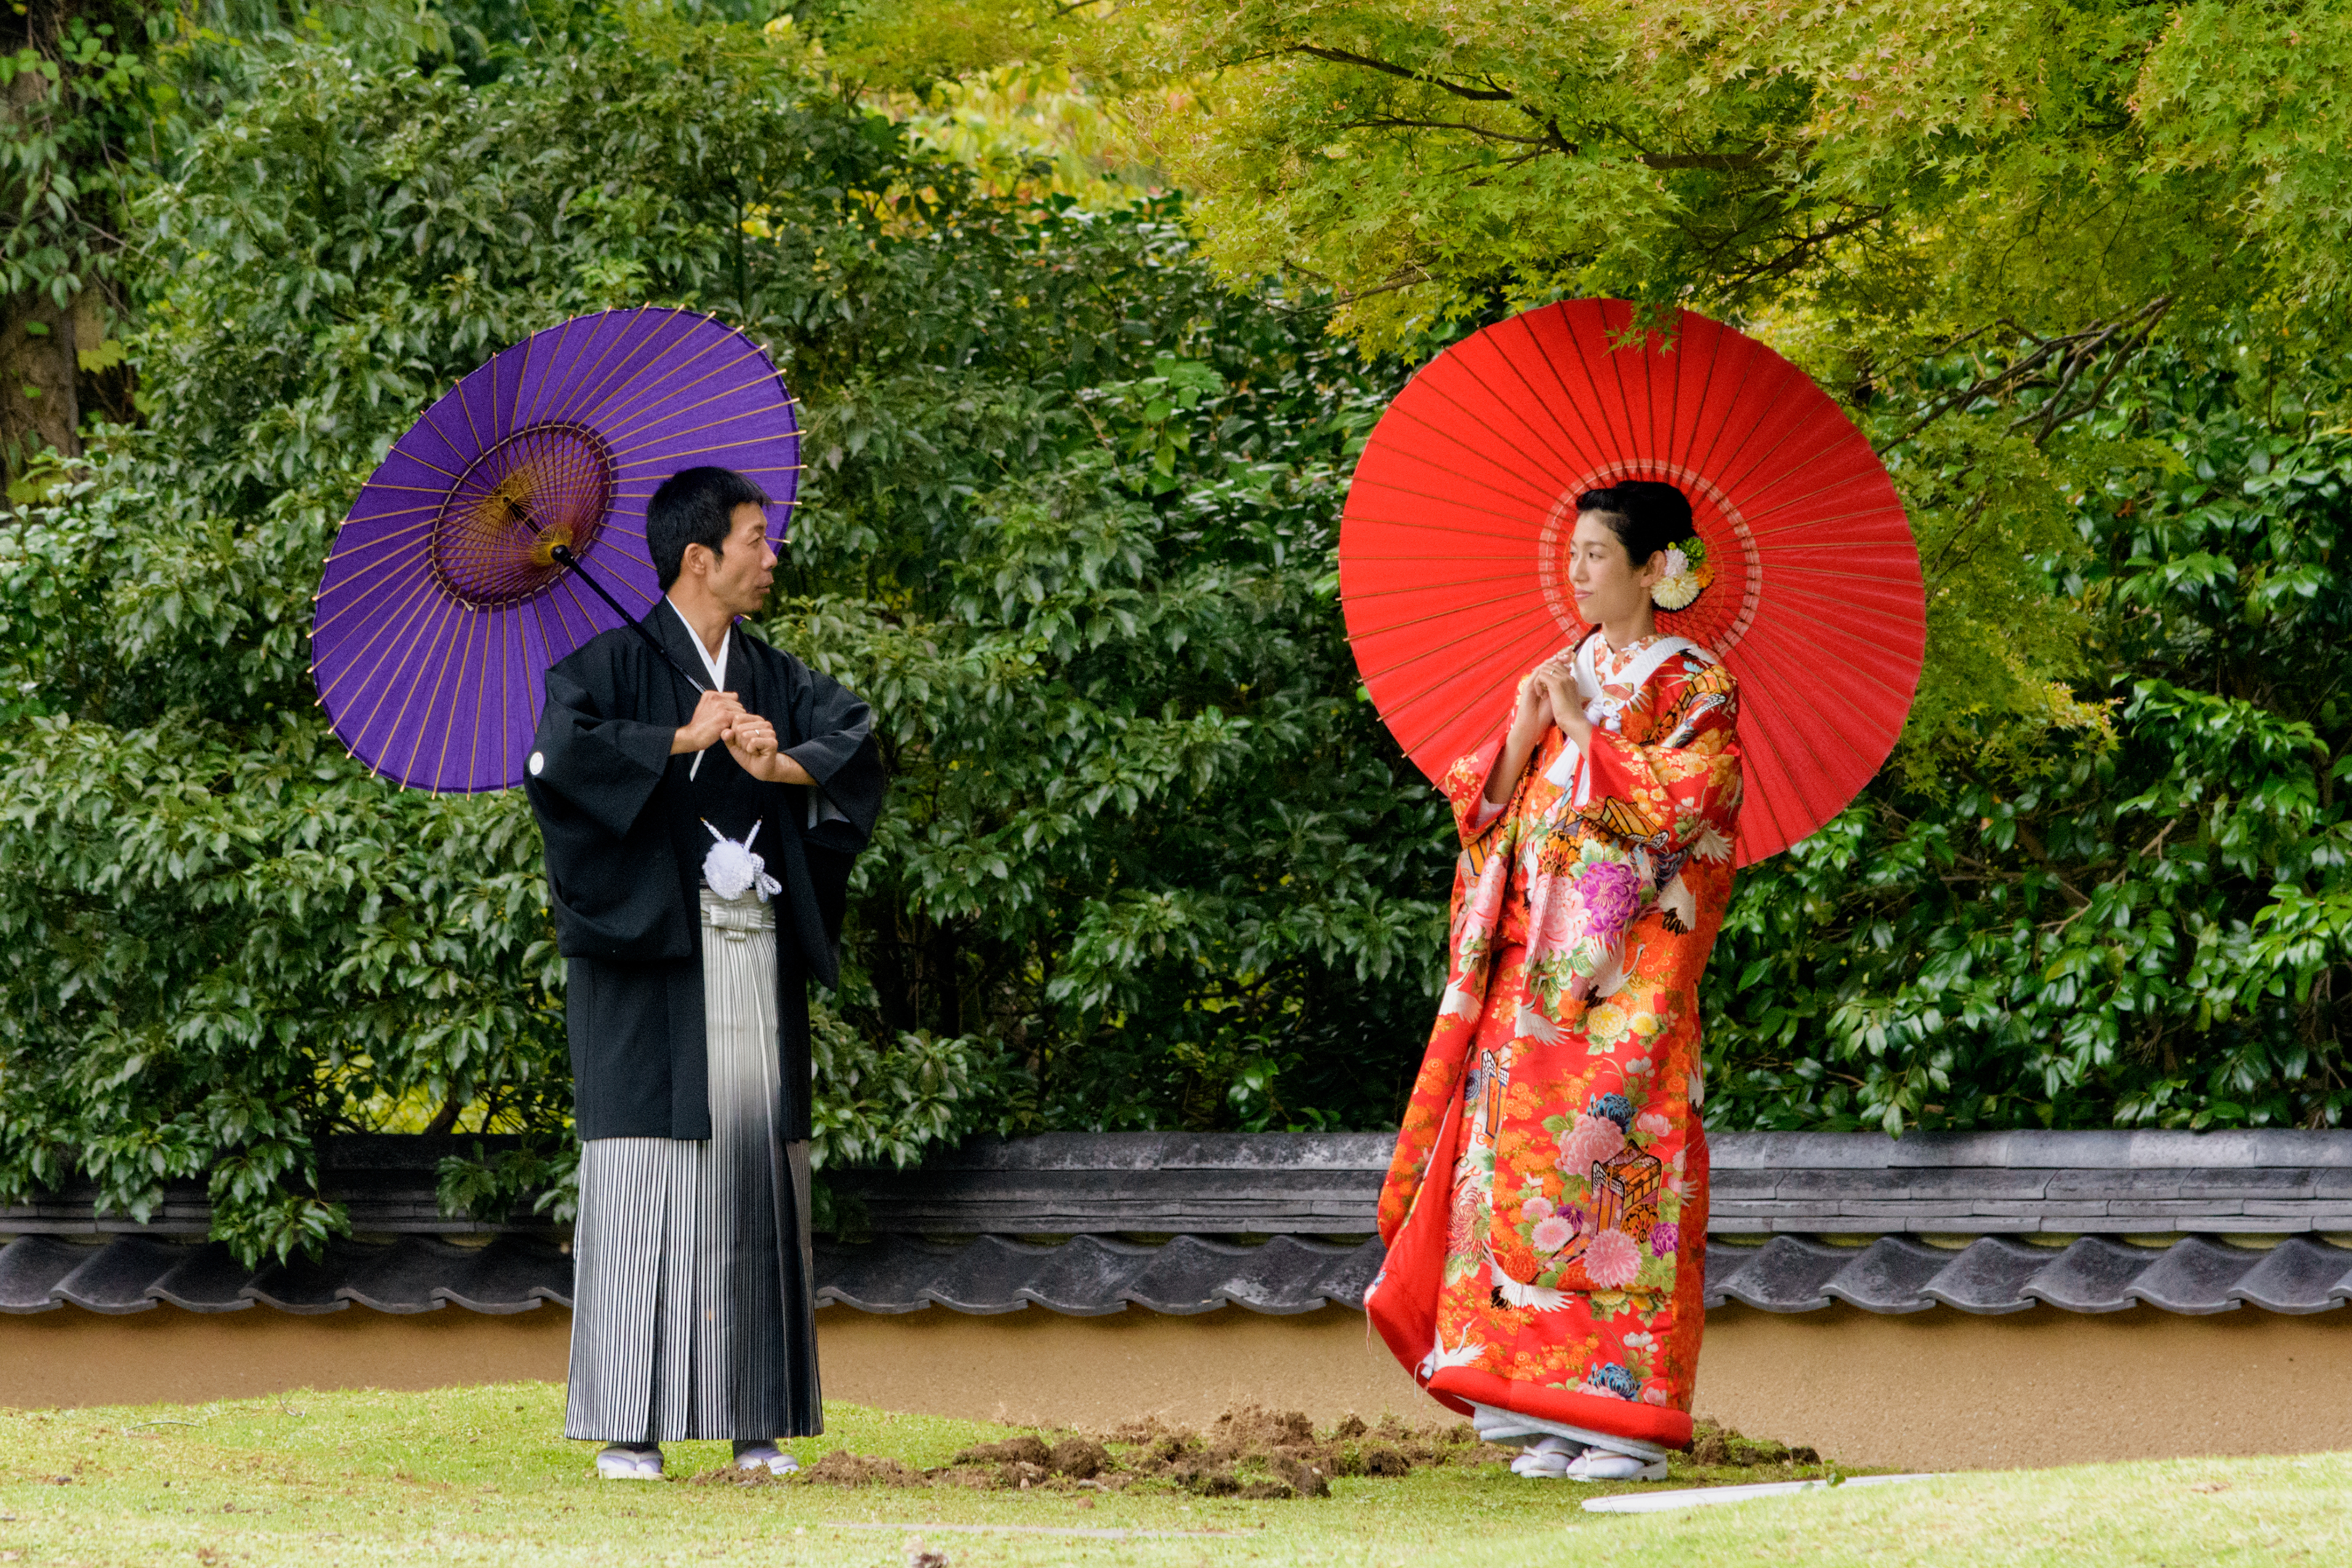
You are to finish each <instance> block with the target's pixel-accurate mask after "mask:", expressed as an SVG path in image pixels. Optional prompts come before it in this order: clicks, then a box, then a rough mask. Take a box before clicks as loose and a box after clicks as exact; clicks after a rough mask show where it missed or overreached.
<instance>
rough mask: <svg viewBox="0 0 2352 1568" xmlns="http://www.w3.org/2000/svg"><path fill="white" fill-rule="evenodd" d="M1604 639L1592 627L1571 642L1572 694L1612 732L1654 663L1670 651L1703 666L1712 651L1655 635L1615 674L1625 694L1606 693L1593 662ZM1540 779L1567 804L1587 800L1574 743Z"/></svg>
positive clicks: (1587, 769)
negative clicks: (1573, 647)
mask: <svg viewBox="0 0 2352 1568" xmlns="http://www.w3.org/2000/svg"><path fill="white" fill-rule="evenodd" d="M1607 640H1608V639H1607V638H1606V637H1603V636H1602V635H1601V633H1600V632H1598V631H1595V632H1593V633H1591V635H1590V636H1588V637H1585V639H1584V640H1583V641H1582V642H1580V643H1579V644H1577V645H1576V694H1577V695H1578V696H1579V697H1581V698H1583V699H1584V716H1585V717H1586V718H1587V719H1590V720H1591V721H1592V723H1593V724H1594V726H1595V727H1596V728H1599V729H1602V730H1608V731H1615V730H1616V729H1617V728H1618V726H1620V725H1622V723H1624V721H1625V710H1626V709H1627V708H1630V707H1631V706H1633V700H1634V699H1635V698H1637V697H1639V696H1641V694H1642V688H1643V687H1644V686H1647V685H1648V684H1649V683H1650V677H1652V676H1654V675H1655V674H1657V673H1658V667H1659V666H1660V665H1662V664H1664V663H1665V662H1666V660H1668V659H1670V658H1674V657H1675V655H1676V654H1678V653H1695V654H1696V655H1698V656H1699V658H1703V659H1705V660H1706V662H1708V663H1709V664H1712V663H1714V662H1715V656H1714V655H1713V654H1711V653H1709V652H1707V651H1706V649H1705V648H1703V647H1699V646H1698V644H1696V643H1695V642H1693V641H1691V640H1690V638H1688V637H1660V638H1659V639H1658V640H1657V641H1655V642H1654V643H1652V644H1651V645H1650V646H1649V647H1645V648H1643V650H1642V651H1641V652H1640V653H1638V654H1636V655H1634V656H1633V663H1632V664H1630V665H1627V666H1626V667H1625V668H1624V669H1623V671H1622V672H1621V673H1620V674H1619V675H1618V676H1617V677H1616V679H1615V681H1614V682H1613V684H1615V685H1616V686H1617V687H1619V688H1620V689H1622V690H1623V692H1624V693H1625V695H1624V696H1622V697H1610V696H1607V695H1606V694H1604V693H1603V692H1602V690H1601V671H1600V668H1599V665H1598V662H1597V661H1598V660H1599V658H1600V653H1601V645H1602V644H1603V643H1605V642H1606V641H1607ZM1544 777H1545V778H1546V779H1548V780H1549V781H1550V782H1551V783H1552V784H1554V785H1555V786H1556V787H1558V788H1559V789H1560V790H1562V791H1564V792H1565V796H1564V798H1566V799H1567V800H1568V801H1569V803H1570V805H1585V804H1587V803H1588V802H1590V801H1591V798H1592V768H1591V763H1589V761H1588V760H1587V758H1586V757H1585V754H1584V748H1583V747H1581V746H1580V745H1578V744H1577V743H1576V742H1574V741H1569V742H1566V743H1565V744H1563V745H1562V746H1561V747H1560V749H1559V756H1558V757H1556V758H1554V759H1553V761H1552V764H1551V766H1550V767H1549V768H1547V769H1545V770H1544Z"/></svg>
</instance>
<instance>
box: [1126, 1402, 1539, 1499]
mask: <svg viewBox="0 0 2352 1568" xmlns="http://www.w3.org/2000/svg"><path fill="white" fill-rule="evenodd" d="M1111 1438H1112V1441H1114V1442H1122V1443H1127V1444H1131V1445H1135V1446H1137V1447H1140V1448H1141V1450H1142V1451H1141V1452H1140V1453H1129V1455H1128V1456H1127V1457H1126V1465H1127V1467H1128V1468H1129V1470H1130V1471H1132V1472H1134V1473H1135V1474H1137V1475H1139V1476H1148V1477H1157V1478H1160V1479H1167V1480H1170V1481H1173V1482H1174V1483H1176V1484H1177V1485H1178V1486H1180V1487H1181V1488H1183V1489H1185V1490H1187V1491H1191V1492H1197V1493H1199V1494H1200V1495H1202V1496H1203V1497H1267V1498H1273V1497H1328V1496H1330V1495H1331V1480H1332V1479H1333V1478H1334V1477H1338V1476H1379V1477H1402V1476H1406V1475H1410V1474H1412V1471H1413V1470H1414V1469H1416V1468H1431V1467H1435V1466H1440V1465H1450V1464H1486V1463H1491V1462H1497V1461H1501V1460H1507V1459H1508V1458H1509V1457H1510V1455H1509V1451H1508V1450H1507V1449H1502V1448H1496V1447H1489V1446H1487V1445H1486V1444H1484V1443H1481V1442H1479V1441H1478V1437H1477V1434H1476V1433H1475V1432H1473V1431H1472V1430H1471V1429H1470V1426H1469V1424H1468V1423H1467V1422H1460V1423H1456V1424H1455V1425H1454V1426H1407V1425H1406V1424H1405V1423H1404V1422H1403V1421H1402V1420H1400V1419H1399V1418H1398V1417H1396V1416H1394V1415H1387V1416H1383V1417H1381V1424H1380V1425H1379V1426H1367V1425H1366V1424H1365V1422H1364V1421H1363V1419H1362V1418H1361V1417H1360V1416H1355V1415H1349V1416H1347V1417H1345V1418H1344V1419H1342V1420H1341V1421H1340V1422H1339V1425H1338V1426H1334V1427H1332V1428H1331V1430H1330V1431H1328V1432H1327V1433H1320V1434H1318V1432H1317V1431H1316V1430H1315V1426H1314V1424H1313V1423H1312V1422H1310V1421H1308V1420H1307V1417H1306V1416H1305V1415H1302V1414H1300V1413H1299V1412H1297V1411H1295V1410H1269V1409H1267V1408H1265V1406H1264V1405H1239V1406H1236V1407H1235V1408H1234V1409H1232V1410H1228V1411H1226V1412H1225V1413H1224V1414H1223V1415H1220V1416H1218V1417H1217V1419H1216V1420H1215V1421H1214V1422H1213V1423H1211V1424H1210V1426H1209V1429H1208V1430H1207V1431H1206V1432H1195V1431H1193V1430H1192V1429H1191V1428H1189V1427H1181V1426H1169V1425H1167V1424H1166V1423H1163V1422H1158V1421H1148V1422H1136V1423H1130V1424H1129V1425H1128V1426H1124V1427H1121V1428H1120V1429H1119V1430H1118V1431H1117V1432H1114V1433H1112V1434H1111Z"/></svg>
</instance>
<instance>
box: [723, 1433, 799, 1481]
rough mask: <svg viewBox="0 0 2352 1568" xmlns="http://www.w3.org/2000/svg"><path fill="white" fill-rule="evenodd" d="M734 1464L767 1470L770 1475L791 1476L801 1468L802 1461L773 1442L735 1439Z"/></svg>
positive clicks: (739, 1466) (740, 1467)
mask: <svg viewBox="0 0 2352 1568" xmlns="http://www.w3.org/2000/svg"><path fill="white" fill-rule="evenodd" d="M733 1463H734V1466H735V1468H737V1469H739V1470H766V1471H767V1472H768V1473H769V1474H770V1475H775V1476H789V1475H791V1474H792V1473H793V1471H795V1470H797V1469H799V1468H801V1462H800V1461H799V1460H798V1459H795V1458H793V1457H792V1456H791V1455H790V1454H787V1453H785V1452H784V1451H783V1450H782V1448H779V1447H776V1446H775V1445H774V1444H773V1443H761V1442H756V1441H753V1442H746V1441H744V1440H743V1439H741V1438H740V1437H739V1438H737V1439H736V1441H735V1458H734V1460H733Z"/></svg>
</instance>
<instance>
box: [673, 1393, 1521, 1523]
mask: <svg viewBox="0 0 2352 1568" xmlns="http://www.w3.org/2000/svg"><path fill="white" fill-rule="evenodd" d="M1049 1436H1050V1438H1051V1440H1049ZM1115 1450H1116V1451H1115ZM1509 1457H1510V1450H1508V1449H1507V1448H1496V1447H1488V1446H1487V1445H1486V1444H1483V1443H1481V1442H1479V1441H1478V1439H1477V1436H1476V1435H1475V1433H1473V1432H1472V1431H1471V1429H1470V1427H1469V1426H1468V1424H1466V1423H1460V1424H1456V1425H1454V1426H1408V1425H1406V1424H1405V1423H1404V1422H1402V1421H1401V1420H1399V1419H1398V1418H1397V1417H1395V1416H1393V1415H1389V1416H1384V1417H1382V1418H1381V1423H1380V1425H1379V1426H1370V1425H1368V1424H1367V1423H1366V1422H1364V1421H1363V1420H1362V1418H1360V1417H1359V1416H1354V1415H1349V1416H1348V1417H1346V1418H1344V1419H1343V1420H1341V1421H1340V1422H1339V1424H1338V1425H1337V1426H1333V1427H1332V1428H1331V1429H1330V1430H1329V1431H1328V1432H1320V1433H1318V1432H1317V1431H1316V1429H1315V1426H1314V1423H1312V1422H1310V1421H1309V1420H1308V1419H1307V1417H1306V1416H1305V1415H1301V1414H1299V1413H1298V1412H1297V1411H1295V1410H1291V1411H1280V1410H1269V1409H1267V1408H1265V1406H1263V1405H1238V1406H1236V1407H1234V1409H1231V1410H1228V1411H1226V1412H1225V1413H1224V1414H1223V1415H1220V1416H1218V1417H1217V1419H1216V1420H1215V1421H1213V1422H1212V1423H1210V1425H1209V1427H1208V1429H1207V1430H1206V1431H1198V1430H1195V1429H1194V1428H1192V1427H1189V1426H1172V1425H1170V1424H1169V1423H1167V1422H1163V1421H1160V1420H1158V1419H1153V1420H1149V1421H1141V1422H1130V1423H1129V1424H1128V1425H1126V1426H1121V1427H1119V1428H1118V1430H1117V1431H1114V1432H1111V1433H1108V1434H1107V1435H1106V1436H1103V1437H1095V1436H1088V1435H1087V1434H1085V1433H1075V1432H1066V1433H1062V1434H1058V1435H1049V1434H1044V1433H1032V1432H1024V1433H1020V1434H1017V1435H1016V1436H1011V1437H1006V1438H1004V1439H1003V1440H1001V1441H999V1442H994V1443H982V1444H977V1445H975V1446H973V1447H969V1448H965V1449H963V1450H961V1452H959V1453H958V1454H957V1455H956V1456H955V1458H953V1459H952V1460H950V1462H949V1463H948V1464H945V1465H942V1466H940V1467H938V1468H934V1469H927V1470H917V1469H912V1468H908V1466H906V1465H903V1464H901V1463H899V1462H898V1460H896V1459H890V1458H881V1457H879V1456H872V1455H862V1454H852V1453H849V1452H847V1451H846V1450H841V1449H836V1450H835V1451H834V1452H833V1453H830V1454H827V1455H825V1456H824V1458H820V1459H818V1460H816V1461H815V1462H814V1464H811V1465H810V1466H808V1467H807V1468H804V1469H803V1470H801V1471H800V1472H799V1473H797V1474H795V1475H790V1476H771V1475H770V1474H768V1472H767V1471H765V1470H739V1469H736V1468H733V1467H732V1466H724V1467H721V1468H718V1469H715V1470H709V1471H705V1472H704V1473H703V1474H701V1475H698V1476H696V1477H695V1478H694V1481H695V1484H697V1485H698V1486H739V1487H758V1486H835V1487H859V1486H891V1487H922V1486H958V1487H971V1488H975V1489H997V1488H1003V1489H1008V1490H1009V1489H1024V1490H1025V1489H1036V1488H1045V1489H1051V1490H1067V1491H1076V1490H1087V1491H1123V1490H1125V1489H1128V1488H1129V1487H1134V1486H1140V1487H1146V1488H1153V1487H1172V1488H1175V1489H1181V1490H1183V1491H1188V1492H1191V1493H1193V1494H1194V1495H1196V1496H1199V1497H1214V1498H1243V1499H1252V1500H1276V1499H1285V1498H1321V1497H1329V1496H1330V1495H1331V1481H1332V1479H1333V1478H1335V1477H1339V1476H1376V1477H1402V1476H1407V1475H1410V1474H1412V1472H1413V1471H1414V1470H1415V1469H1418V1468H1427V1467H1431V1466H1438V1465H1475V1464H1486V1463H1492V1462H1496V1461H1500V1460H1504V1459H1507V1458H1509Z"/></svg>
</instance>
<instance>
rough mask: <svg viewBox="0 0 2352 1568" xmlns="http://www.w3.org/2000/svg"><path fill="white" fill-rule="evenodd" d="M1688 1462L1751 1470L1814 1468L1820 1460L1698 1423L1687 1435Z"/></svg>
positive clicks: (1798, 1450)
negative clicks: (1688, 1444) (1689, 1450)
mask: <svg viewBox="0 0 2352 1568" xmlns="http://www.w3.org/2000/svg"><path fill="white" fill-rule="evenodd" d="M1690 1462H1691V1463H1692V1464H1694V1465H1696V1466H1700V1467H1703V1468H1708V1469H1742V1470H1751V1469H1763V1468H1767V1467H1774V1468H1786V1467H1790V1466H1799V1465H1818V1464H1820V1463H1821V1462H1822V1457H1821V1455H1820V1454H1818V1453H1816V1452H1815V1451H1814V1450H1813V1449H1811V1448H1809V1447H1790V1446H1789V1445H1788V1444H1786V1443H1776V1442H1774V1441H1773V1440H1772V1439H1771V1438H1769V1437H1743V1436H1740V1435H1739V1434H1738V1432H1735V1431H1733V1430H1732V1429H1731V1428H1730V1427H1728V1426H1722V1425H1719V1424H1718V1423H1717V1422H1713V1421H1701V1422H1699V1423H1698V1425H1697V1426H1696V1427H1695V1428H1694V1429H1693V1430H1692V1432H1691V1452H1690Z"/></svg>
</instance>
